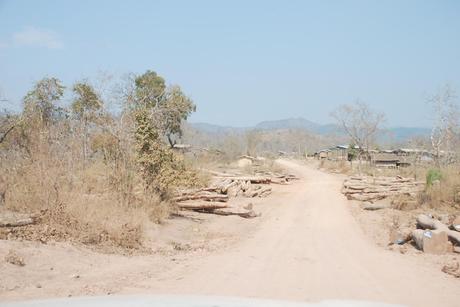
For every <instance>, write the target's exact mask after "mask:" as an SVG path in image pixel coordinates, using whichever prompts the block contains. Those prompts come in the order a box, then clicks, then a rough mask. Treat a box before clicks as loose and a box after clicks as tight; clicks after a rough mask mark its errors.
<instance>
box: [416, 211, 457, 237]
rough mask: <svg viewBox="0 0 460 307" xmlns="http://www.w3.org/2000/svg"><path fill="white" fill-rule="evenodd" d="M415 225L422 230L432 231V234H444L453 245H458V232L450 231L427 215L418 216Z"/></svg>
mask: <svg viewBox="0 0 460 307" xmlns="http://www.w3.org/2000/svg"><path fill="white" fill-rule="evenodd" d="M417 225H418V226H419V227H421V228H423V229H430V230H433V232H445V233H446V234H447V237H448V238H449V240H450V241H451V242H452V243H453V244H454V245H460V232H457V231H454V230H450V229H449V227H447V226H446V225H445V224H443V223H442V222H440V221H438V220H435V219H433V218H431V217H429V216H428V215H425V214H420V215H419V216H417Z"/></svg>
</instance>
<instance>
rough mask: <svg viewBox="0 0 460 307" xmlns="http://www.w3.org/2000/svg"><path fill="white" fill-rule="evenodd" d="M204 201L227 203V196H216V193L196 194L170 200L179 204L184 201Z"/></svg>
mask: <svg viewBox="0 0 460 307" xmlns="http://www.w3.org/2000/svg"><path fill="white" fill-rule="evenodd" d="M199 199H201V200H205V201H221V202H226V201H228V195H222V194H216V193H197V194H190V195H182V196H177V197H174V198H173V199H172V200H173V201H175V202H181V201H186V200H199Z"/></svg>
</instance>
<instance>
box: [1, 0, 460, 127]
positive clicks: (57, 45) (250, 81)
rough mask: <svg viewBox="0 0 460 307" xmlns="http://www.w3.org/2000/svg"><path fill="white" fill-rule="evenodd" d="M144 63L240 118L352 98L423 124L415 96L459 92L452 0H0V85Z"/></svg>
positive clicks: (459, 9) (456, 7) (15, 94)
mask: <svg viewBox="0 0 460 307" xmlns="http://www.w3.org/2000/svg"><path fill="white" fill-rule="evenodd" d="M147 69H153V70H155V71H157V72H158V73H159V74H161V75H162V76H164V77H165V78H166V80H167V81H168V82H169V83H177V84H179V85H181V86H182V87H183V89H184V91H185V92H186V93H187V94H189V95H190V96H191V97H192V98H193V99H194V101H195V102H196V104H197V106H198V110H197V113H196V114H195V115H193V117H192V121H195V122H197V121H203V122H209V123H218V124H223V125H236V126H245V125H252V124H255V123H257V122H259V121H261V120H268V119H281V118H287V117H298V116H303V117H305V118H307V119H310V120H312V121H316V122H320V123H326V122H331V121H332V119H331V118H330V116H329V113H330V111H331V110H333V109H334V107H336V106H337V105H339V104H342V103H348V102H351V101H353V100H355V99H356V98H360V99H362V100H364V101H366V102H368V103H369V104H371V105H372V106H373V107H374V108H375V109H378V110H381V111H384V112H385V113H386V114H387V117H388V125H392V126H394V125H403V126H427V125H429V124H430V109H429V107H428V105H427V104H426V103H425V101H426V99H427V97H428V96H429V95H430V94H431V93H433V92H435V91H436V90H437V89H438V88H439V87H440V86H441V85H443V84H444V83H447V82H448V83H450V84H451V85H452V86H453V87H454V88H456V89H457V90H458V91H459V92H460V1H454V0H452V1H428V0H427V1H422V0H420V1H113V0H112V1H95V0H93V1H2V0H0V88H1V90H2V92H3V96H6V97H7V98H8V99H9V100H10V101H11V103H13V104H20V101H21V98H22V97H23V95H24V94H25V93H26V91H27V90H28V89H29V88H30V87H31V86H32V84H33V82H34V81H36V80H38V79H40V78H42V77H43V76H45V75H47V76H56V77H58V78H60V79H62V80H63V81H64V82H65V84H66V85H70V84H71V83H72V82H74V81H75V80H77V79H81V78H84V77H90V78H91V77H94V76H96V74H97V72H98V71H101V70H102V71H108V72H111V73H114V74H117V75H121V74H123V73H126V72H136V73H141V72H143V71H145V70H147Z"/></svg>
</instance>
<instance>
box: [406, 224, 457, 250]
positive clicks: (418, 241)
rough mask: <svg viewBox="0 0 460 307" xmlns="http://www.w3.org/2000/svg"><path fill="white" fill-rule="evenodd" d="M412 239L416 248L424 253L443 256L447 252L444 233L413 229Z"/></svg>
mask: <svg viewBox="0 0 460 307" xmlns="http://www.w3.org/2000/svg"><path fill="white" fill-rule="evenodd" d="M412 239H413V240H414V243H415V245H416V246H417V248H418V249H419V250H421V251H423V252H425V253H430V254H444V253H446V252H448V251H449V241H448V239H447V233H446V232H445V231H435V230H422V229H415V230H414V231H412Z"/></svg>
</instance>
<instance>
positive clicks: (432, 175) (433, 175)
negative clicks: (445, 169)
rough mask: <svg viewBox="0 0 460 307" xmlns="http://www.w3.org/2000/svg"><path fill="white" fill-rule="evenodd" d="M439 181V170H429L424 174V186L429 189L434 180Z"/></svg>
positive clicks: (440, 177)
mask: <svg viewBox="0 0 460 307" xmlns="http://www.w3.org/2000/svg"><path fill="white" fill-rule="evenodd" d="M441 179H442V173H441V170H439V169H430V170H429V171H428V172H427V173H426V185H427V186H429V187H430V186H432V185H433V182H434V181H435V180H441Z"/></svg>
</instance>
